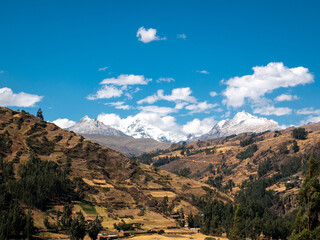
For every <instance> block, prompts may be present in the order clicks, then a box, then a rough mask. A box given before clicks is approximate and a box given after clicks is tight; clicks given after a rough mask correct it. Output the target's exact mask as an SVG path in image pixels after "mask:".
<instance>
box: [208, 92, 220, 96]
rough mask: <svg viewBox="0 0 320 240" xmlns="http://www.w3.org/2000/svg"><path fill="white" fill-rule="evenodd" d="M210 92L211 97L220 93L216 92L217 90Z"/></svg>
mask: <svg viewBox="0 0 320 240" xmlns="http://www.w3.org/2000/svg"><path fill="white" fill-rule="evenodd" d="M209 94H210V96H211V97H215V96H217V95H218V93H216V92H210V93H209Z"/></svg>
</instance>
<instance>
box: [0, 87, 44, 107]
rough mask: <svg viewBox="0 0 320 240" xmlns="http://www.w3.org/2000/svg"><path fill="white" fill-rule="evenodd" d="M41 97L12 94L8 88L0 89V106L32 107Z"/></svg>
mask: <svg viewBox="0 0 320 240" xmlns="http://www.w3.org/2000/svg"><path fill="white" fill-rule="evenodd" d="M42 98H43V96H38V95H35V94H29V93H24V92H20V93H13V91H12V90H11V89H10V88H7V87H4V88H0V106H3V107H33V106H34V105H35V104H36V103H37V102H40V101H41V99H42Z"/></svg>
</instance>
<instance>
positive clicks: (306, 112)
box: [296, 107, 320, 115]
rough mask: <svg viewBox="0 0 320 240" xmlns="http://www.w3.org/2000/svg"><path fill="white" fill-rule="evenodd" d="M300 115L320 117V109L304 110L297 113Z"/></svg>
mask: <svg viewBox="0 0 320 240" xmlns="http://www.w3.org/2000/svg"><path fill="white" fill-rule="evenodd" d="M296 113H297V114H299V115H311V114H312V115H320V109H314V108H313V107H310V108H302V109H299V110H297V111H296Z"/></svg>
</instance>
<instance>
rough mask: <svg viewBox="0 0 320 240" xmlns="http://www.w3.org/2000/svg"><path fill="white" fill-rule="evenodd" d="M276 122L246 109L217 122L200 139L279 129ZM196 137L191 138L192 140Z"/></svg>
mask: <svg viewBox="0 0 320 240" xmlns="http://www.w3.org/2000/svg"><path fill="white" fill-rule="evenodd" d="M279 129H280V127H279V126H278V124H277V122H275V121H273V120H268V119H266V118H259V117H257V116H253V115H251V114H249V113H247V112H246V111H242V112H238V113H237V114H236V115H235V116H234V118H233V119H226V120H222V121H220V122H218V123H217V124H216V125H215V126H214V127H213V128H212V129H211V130H210V131H209V132H208V133H207V134H204V135H202V136H200V137H199V138H196V139H200V140H205V139H210V138H218V137H225V136H231V135H233V134H240V133H245V132H254V133H259V132H264V131H267V130H279ZM196 139H191V141H194V140H196Z"/></svg>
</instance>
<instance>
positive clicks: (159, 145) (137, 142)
mask: <svg viewBox="0 0 320 240" xmlns="http://www.w3.org/2000/svg"><path fill="white" fill-rule="evenodd" d="M81 135H82V136H84V137H85V138H88V139H90V140H92V141H94V142H97V143H99V144H100V145H102V146H105V147H109V148H111V149H114V150H116V151H118V152H121V153H122V154H124V155H125V156H137V155H140V154H142V153H144V152H151V151H154V150H157V149H167V148H169V147H170V145H171V144H170V143H166V142H158V141H156V140H154V139H149V138H132V137H123V136H106V135H101V134H81Z"/></svg>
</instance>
